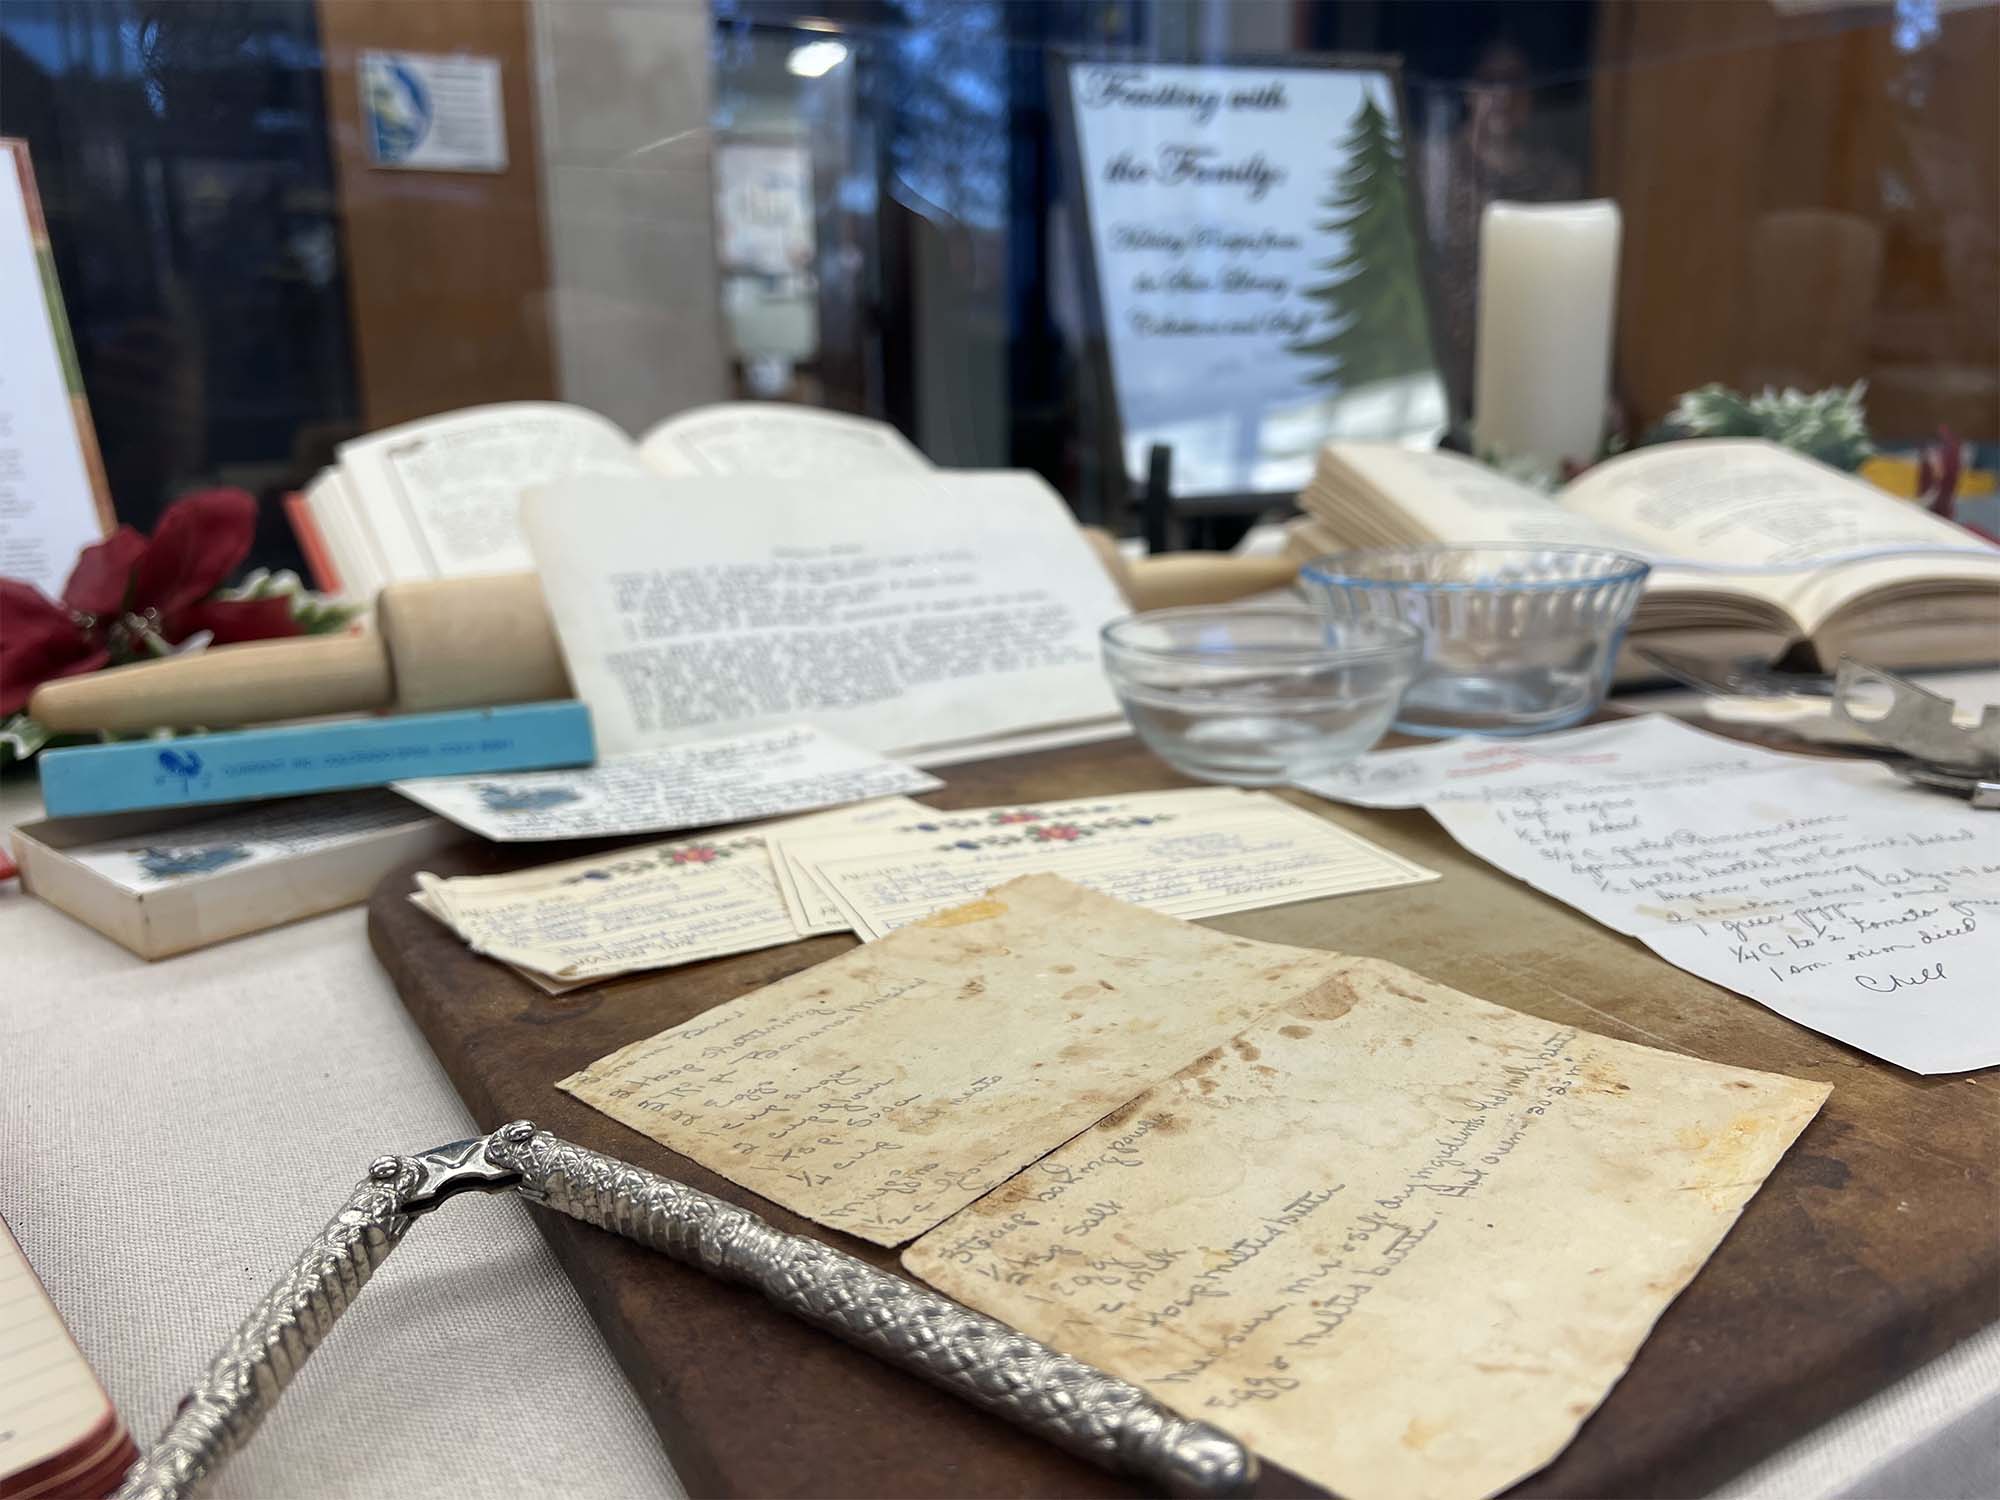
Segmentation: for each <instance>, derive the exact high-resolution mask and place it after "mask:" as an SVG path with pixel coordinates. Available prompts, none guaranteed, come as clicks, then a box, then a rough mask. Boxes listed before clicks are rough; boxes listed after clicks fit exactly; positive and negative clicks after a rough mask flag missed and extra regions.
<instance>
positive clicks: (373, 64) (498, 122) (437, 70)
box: [359, 52, 507, 172]
mask: <svg viewBox="0 0 2000 1500" xmlns="http://www.w3.org/2000/svg"><path fill="white" fill-rule="evenodd" d="M359 74H360V81H361V124H362V129H363V131H364V132H365V134H366V136H367V141H368V159H369V160H370V161H371V162H372V163H373V164H374V165H376V166H378V167H396V168H400V169H402V170H405V171H420V172H421V171H430V172H502V171H505V170H506V168H507V122H506V116H505V114H504V113H503V110H502V105H501V96H500V61H499V59H498V58H493V57H458V56H452V57H443V56H434V55H432V54H429V53H424V52H364V53H362V54H361V64H360V69H359Z"/></svg>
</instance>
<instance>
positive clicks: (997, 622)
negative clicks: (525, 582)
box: [521, 472, 1126, 764]
mask: <svg viewBox="0 0 2000 1500" xmlns="http://www.w3.org/2000/svg"><path fill="white" fill-rule="evenodd" d="M521 520H522V527H523V529H524V530H525V531H526V533H527V537H528V545H529V548H530V550H531V551H532V552H533V553H534V558H535V565H536V568H537V570H538V571H539V572H540V574H541V580H542V592H543V594H544V595H545V596H546V598H547V600H548V604H549V612H550V614H551V615H552V616H553V617H554V619H555V624H556V632H557V635H558V636H559V637H560V639H561V641H562V649H563V658H564V660H565V661H566V662H567V664H568V667H569V675H570V681H571V682H572V683H574V684H575V685H576V690H577V694H578V696H579V697H581V698H582V699H583V700H584V701H585V702H587V703H588V704H589V705H590V711H591V718H592V722H593V723H594V724H595V726H596V730H597V736H598V743H599V745H600V746H601V747H602V748H603V750H604V752H605V753H606V754H619V753H622V752H624V751H628V750H636V749H642V748H646V747H649V746H653V745H663V744H679V743H684V742H686V741H688V740H698V739H709V738H714V737H717V736H721V735H729V734H737V733H741V732H744V731H746V730H752V729H760V728H764V727H767V726H770V725H773V724H784V723H800V722H803V723H811V724H816V725H818V726H820V727H821V728H823V729H825V730H827V731H828V732H829V733H832V734H837V735H839V736H840V737H841V738H842V739H844V740H848V741H850V742H852V743H854V744H856V745H861V746H865V747H866V748H868V749H870V750H876V751H880V752H882V753H884V754H890V755H897V756H901V757H903V758H905V759H910V760H915V761H917V762H918V763H919V764H921V763H922V759H923V752H924V751H925V750H926V749H931V748H939V747H943V746H946V745H950V744H952V743H955V742H956V743H963V742H965V741H977V740H982V739H986V738H990V737H992V736H996V735H1003V734H1009V733H1015V732H1018V731H1021V730H1026V729H1034V728H1044V727H1053V726H1056V725H1062V724H1074V723H1077V722H1080V721H1084V720H1089V719H1101V718H1104V717H1107V716H1111V715H1115V714H1116V713H1117V711H1118V710H1117V701H1116V699H1115V698H1113V696H1112V694H1111V690H1110V688H1109V687H1108V686H1107V684H1106V682H1105V678H1104V671H1103V668H1102V667H1101V666H1100V665H1099V660H1098V640H1097V635H1098V631H1099V630H1100V629H1101V628H1102V627H1103V625H1104V624H1105V622H1106V621H1108V620H1110V619H1112V618H1114V617H1116V616H1118V615H1121V614H1123V613H1125V608H1126V607H1125V604H1124V602H1123V600H1122V599H1121V598H1120V597H1119V595H1118V592H1117V589H1116V587H1115V586H1114V585H1113V584H1112V582H1111V579H1110V577H1109V576H1108V575H1107V574H1106V573H1105V572H1104V569H1103V568H1102V567H1101V566H1100V565H1099V563H1098V561H1097V558H1096V555H1095V554H1094V553H1093V552H1092V551H1091V548H1090V545H1089V544H1088V543H1087V542H1086V541H1085V540H1084V539H1083V537H1082V535H1081V534H1080V533H1079V532H1078V530H1077V528H1076V522H1075V519H1074V518H1073V517H1072V516H1071V514H1070V512H1069V509H1068V507H1066V506H1065V505H1064V504H1063V502H1062V499H1061V497H1059V496H1058V495H1057V494H1056V493H1055V492H1054V491H1053V490H1051V489H1049V488H1048V486H1047V485H1046V484H1044V483H1043V482H1042V481H1041V480H1040V479H1038V478H1037V477H1036V476H1034V475H1032V474H1015V473H963V472H953V473H944V472H939V473H933V474H919V475H906V476H896V475H886V474H885V475H879V476H876V477H871V478H868V479H865V480H854V479H849V480H809V479H782V478H772V477H766V476H760V475H737V476H734V477H729V478H709V477H703V478H685V479H617V478H605V479H593V480H589V481H583V480H557V481H553V482H551V483H548V484H544V485H541V486H539V487H538V488H536V489H533V490H531V491H530V492H529V494H528V496H527V498H526V499H525V500H524V501H523V503H522V506H521Z"/></svg>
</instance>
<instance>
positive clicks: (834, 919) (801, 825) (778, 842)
mask: <svg viewBox="0 0 2000 1500" xmlns="http://www.w3.org/2000/svg"><path fill="white" fill-rule="evenodd" d="M930 811H931V810H930V809H929V808H928V807H925V806H924V805H923V803H921V802H917V801H914V800H912V799H911V798H909V797H878V798H876V799H875V800H874V801H872V802H863V803H861V804H860V805H859V806H856V807H837V808H835V809H833V810H832V811H831V812H822V813H808V814H806V815H805V816H804V817H801V818H786V819H785V820H784V821H783V822H780V823H765V824H762V825H760V826H759V827H758V829H757V833H758V836H759V837H761V838H762V839H763V840H764V847H765V848H766V849H768V850H770V852H771V874H772V875H773V877H774V878H775V879H776V880H777V882H778V894H779V895H781V896H782V897H784V901H785V910H786V911H787V912H789V913H790V914H791V918H792V929H793V931H795V932H796V933H797V934H798V935H799V936H800V937H812V936H814V935H816V934H818V933H822V932H845V931H847V923H846V921H845V920H844V919H843V918H842V917H841V915H840V910H839V908H838V907H835V906H834V905H833V903H832V901H831V900H829V899H828V897H827V896H826V895H825V893H824V892H822V891H821V890H820V889H819V888H818V887H817V886H814V885H811V884H801V883H800V881H799V878H798V875H797V872H796V871H794V870H793V869H792V867H791V864H790V862H789V861H787V860H786V858H785V854H784V848H785V843H786V841H787V840H790V839H803V838H812V837H816V836H824V835H832V834H854V833H860V832H863V831H865V830H867V829H871V828H879V827H885V826H890V825H894V824H897V823H911V822H915V821H917V820H918V819H920V818H923V817H926V816H928V815H929V814H930Z"/></svg>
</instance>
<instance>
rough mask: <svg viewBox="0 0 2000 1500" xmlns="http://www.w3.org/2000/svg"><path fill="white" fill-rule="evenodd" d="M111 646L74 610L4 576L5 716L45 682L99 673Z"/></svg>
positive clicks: (0, 679) (0, 633) (1, 698)
mask: <svg viewBox="0 0 2000 1500" xmlns="http://www.w3.org/2000/svg"><path fill="white" fill-rule="evenodd" d="M110 660H111V651H110V648H109V647H107V646H104V645H102V644H100V643H99V641H98V640H97V639H96V637H94V636H93V635H92V634H91V633H90V632H89V631H86V630H83V629H80V628H79V627H78V625H77V622H76V621H75V619H74V618H72V617H71V615H70V612H69V611H68V610H66V609H64V608H63V607H62V606H61V605H58V604H51V603H49V601H48V600H46V599H44V598H43V597H42V595H41V591H40V590H38V589H35V588H32V587H30V586H29V585H28V584H25V583H23V582H21V581H20V579H18V578H0V718H5V717H6V716H7V715H9V714H13V713H17V712H19V711H20V710H21V709H23V708H25V707H26V706H27V703H28V697H29V695H30V694H31V693H33V692H34V690H35V689H36V688H37V687H38V686H40V685H41V684H42V683H44V682H48V681H50V680H51V679H52V678H56V677H73V676H75V675H76V674H77V673H78V672H95V671H96V670H97V669H98V668H99V667H101V666H103V665H104V664H105V663H106V662H108V661H110Z"/></svg>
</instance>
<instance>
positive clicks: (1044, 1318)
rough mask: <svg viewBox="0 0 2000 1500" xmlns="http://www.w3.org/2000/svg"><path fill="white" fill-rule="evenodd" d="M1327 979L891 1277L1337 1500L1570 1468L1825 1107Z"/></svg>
mask: <svg viewBox="0 0 2000 1500" xmlns="http://www.w3.org/2000/svg"><path fill="white" fill-rule="evenodd" d="M1266 951H1267V952H1281V951H1284V950H1266ZM1322 957H1323V958H1324V959H1326V960H1329V961H1330V965H1331V975H1332V978H1331V982H1330V983H1328V984H1325V985H1322V986H1320V987H1317V988H1315V989H1313V990H1311V991H1308V992H1305V993H1302V994H1299V995H1297V996H1295V997H1294V998H1293V999H1291V1000H1289V1001H1287V1002H1286V1003H1285V1004H1283V1005H1281V1006H1280V1007H1279V1008H1278V1009H1277V1010H1275V1011H1273V1012H1271V1013H1270V1014H1268V1015H1267V1016H1265V1017H1264V1018H1262V1019H1261V1020H1260V1021H1258V1022H1257V1023H1256V1024H1255V1025H1254V1026H1251V1027H1249V1028H1247V1029H1246V1030H1244V1031H1243V1032H1242V1033H1240V1034H1239V1035H1237V1036H1235V1037H1233V1038H1231V1039H1230V1040H1229V1041H1228V1042H1227V1043H1226V1044H1224V1045H1223V1046H1220V1047H1218V1048H1216V1049H1214V1050H1212V1051H1210V1052H1208V1053H1206V1054H1204V1055H1203V1056H1202V1057H1200V1058H1199V1059H1197V1060H1196V1061H1194V1062H1193V1063H1192V1065H1190V1066H1189V1067H1187V1068H1186V1069H1184V1070H1182V1071H1181V1072H1179V1073H1177V1074H1176V1075H1175V1076H1173V1077H1172V1078H1170V1079H1168V1080H1166V1081H1165V1082H1162V1083H1161V1084H1159V1085H1158V1086H1157V1087H1155V1088H1153V1089H1151V1090H1149V1091H1148V1092H1146V1093H1145V1094H1143V1095H1141V1096H1140V1097H1138V1098H1137V1099H1135V1100H1134V1101H1133V1102H1132V1103H1131V1104H1129V1105H1128V1106H1126V1107H1125V1108H1123V1109H1120V1110H1118V1111H1117V1112H1116V1113H1115V1114H1113V1115H1111V1116H1109V1117H1108V1118H1106V1119H1104V1120H1102V1121H1100V1122H1099V1123H1098V1124H1096V1125H1095V1126H1093V1127H1092V1128H1091V1129H1089V1130H1087V1131H1085V1132H1084V1133H1083V1134H1082V1135H1080V1136H1078V1137H1077V1138H1076V1139H1074V1140H1072V1141H1070V1142H1069V1143H1068V1144H1067V1145H1065V1146H1063V1147H1062V1149H1061V1150H1059V1151H1056V1152H1055V1153H1053V1154H1052V1155H1050V1156H1048V1157H1045V1158H1044V1159H1042V1160H1041V1161H1039V1162H1037V1163H1036V1164H1035V1165H1033V1166H1031V1167H1029V1168H1028V1169H1027V1170H1026V1171H1025V1172H1023V1173H1021V1175H1020V1176H1018V1177H1016V1178H1015V1179H1014V1180H1013V1181H1012V1182H1009V1183H1008V1184H1007V1185H1006V1186H1004V1187H1002V1188H1000V1189H998V1190H997V1191H995V1192H992V1193H990V1194H988V1195H987V1196H986V1197H984V1198H982V1199H981V1200H980V1201H979V1202H978V1203H976V1204H974V1205H973V1206H972V1207H971V1208H968V1209H967V1210H966V1211H965V1212H963V1213H961V1214H959V1215H957V1216H956V1217H955V1218H952V1219H951V1220H949V1221H948V1222H946V1223H945V1224H943V1225H941V1226H940V1227H939V1228H937V1229H935V1230H933V1231H932V1232H931V1233H929V1234H927V1235H925V1236H924V1237H923V1238H922V1239H920V1240H918V1241H917V1242H916V1243H915V1244H914V1245H912V1246H911V1247H910V1248H909V1249H908V1250H906V1251H905V1252H904V1254H903V1263H904V1265H905V1266H907V1267H908V1268H909V1269H910V1270H911V1271H912V1272H914V1273H915V1274H916V1275H918V1276H921V1277H922V1278H924V1279H925V1280H926V1281H928V1282H930V1283H931V1284H933V1285H934V1286H936V1287H938V1288H939V1289H940V1290H942V1291H945V1292H947V1293H949V1294H950V1295H951V1296H953V1297H956V1298H958V1299H959V1300H960V1301H963V1302H966V1303H968V1304H970V1305H971V1306H973V1307H976V1308H978V1309H980V1310H981V1311H983V1312H988V1313H992V1314H993V1315H995V1316H996V1317H1000V1318H1002V1319H1005V1320H1006V1321H1007V1322H1009V1323H1011V1324H1013V1325H1014V1326H1015V1327H1017V1328H1019V1329H1021V1330H1022V1331H1023V1332H1026V1333H1028V1334H1031V1335H1033V1336H1034V1337H1036V1338H1038V1339H1041V1340H1043V1341H1044V1342H1046V1343H1049V1344H1051V1345H1053V1346H1054V1347H1056V1348H1058V1349H1062V1350H1064V1351H1066V1352H1068V1353H1071V1354H1074V1355H1076V1356H1078V1357H1080V1358H1082V1359H1086V1360H1088V1361H1090V1362H1091V1363H1093V1364H1096V1365H1098V1366H1100V1367H1102V1368H1103V1369H1106V1370H1109V1371H1111V1372H1112V1373H1114V1374H1118V1375H1123V1376H1125V1377H1126V1378H1128V1379H1131V1380H1134V1381H1136V1382H1138V1383H1139V1384H1140V1385H1143V1386H1145V1387H1146V1388H1147V1389H1148V1390H1150V1391H1151V1392H1152V1393H1153V1394H1154V1395H1156V1396H1158V1397H1159V1398H1160V1399H1161V1400H1163V1401H1165V1402H1167V1403H1168V1404H1169V1405H1171V1406H1173V1407H1174V1408H1176V1409H1177V1410H1179V1411H1180V1412H1182V1413H1183V1414H1185V1415H1187V1416H1190V1417H1201V1418H1206V1419H1208V1420H1210V1421H1213V1422H1215V1423H1217V1424H1218V1425H1220V1426H1222V1427H1223V1428H1225V1429H1227V1430H1228V1431H1230V1432H1232V1433H1234V1434H1235V1435H1237V1436H1238V1437H1240V1438H1242V1439H1244V1440H1245V1441H1246V1442H1248V1443H1249V1444H1250V1445H1252V1446H1253V1447H1254V1448H1256V1449H1257V1450H1258V1451H1259V1452H1261V1453H1264V1454H1267V1455H1269V1456H1270V1457H1271V1458H1273V1459H1275V1460H1277V1461H1278V1462H1280V1463H1283V1464H1285V1465H1287V1466H1289V1467H1290V1468H1292V1469H1294V1470H1296V1471H1297V1472H1299V1473H1300V1474H1303V1475H1304V1476H1306V1477H1307V1478H1309V1479H1312V1480H1314V1481H1316V1482H1318V1483H1320V1484H1323V1485H1325V1486H1326V1487H1327V1488H1328V1489H1330V1490H1332V1491H1333V1492H1334V1493H1336V1494H1339V1495H1343V1496H1346V1497H1348V1500H1478V1497H1482V1496H1486V1495H1491V1494H1494V1493H1496V1492H1497V1491H1500V1490H1503V1489H1506V1488H1507V1487H1508V1486H1510V1485H1511V1484H1513V1483H1514V1482H1515V1481H1516V1480H1519V1479H1521V1478H1523V1477H1525V1476H1527V1475H1528V1474H1531V1473H1533V1472H1534V1471H1536V1470H1537V1469H1540V1468H1541V1467H1542V1466H1543V1465H1545V1464H1547V1463H1548V1462H1549V1461H1550V1460H1551V1459H1553V1458H1554V1457H1555V1456H1556V1455H1557V1454H1558V1453H1560V1452H1561V1451H1562V1449H1563V1448H1564V1447H1565V1446H1566V1445H1567V1444H1568V1443H1569V1441H1570V1439H1571V1438H1572V1437H1573V1436H1574V1435H1575V1433H1576V1430H1577V1428H1578V1427H1579V1426H1581V1425H1582V1423H1583V1421H1584V1419H1585V1418H1586V1417H1588V1416H1589V1414H1590V1413H1591V1412H1592V1411H1594V1410H1595V1409H1596V1408H1597V1406H1598V1404H1599V1403H1600V1402H1601V1401H1603V1399H1604V1397H1605V1396H1606V1394H1608V1393H1609V1391H1610V1390H1611V1387H1612V1386H1613V1385H1614V1384H1615V1383H1616V1382H1617V1380H1618V1378H1619V1377H1620V1376H1621V1375H1622V1374H1623V1373H1624V1371H1625V1369H1626V1367H1627V1366H1628V1365H1629V1364H1630V1363H1631V1360H1632V1358H1633V1356H1634V1355H1635V1354H1636V1353H1637V1352H1638V1349H1639V1346H1640V1344H1641V1343H1642V1342H1643V1341H1644V1340H1645V1338H1646V1335H1647V1334H1648V1333H1649V1332H1650V1331H1651V1329H1652V1326H1653V1324H1654V1323H1655V1322H1656V1321H1657V1320H1658V1318H1659V1316H1660V1314H1661V1313H1662V1312H1663V1311H1665V1309H1666V1307H1667V1305H1668V1304H1669V1303H1670V1302H1672V1300H1673V1299H1674V1298H1675V1297H1676V1296H1678V1295H1679V1294H1680V1292H1681V1290H1682V1288H1684V1287H1685V1286H1686V1285H1687V1284H1688V1282H1689V1281H1690V1280H1692V1279H1693V1277H1694V1275H1695V1273H1696V1272H1697V1271H1699V1270H1700V1268H1701V1267H1702V1265H1703V1264H1704V1263H1705V1262H1706V1261H1707V1259H1708V1257H1709V1255H1710V1254H1711V1253H1712V1252H1713V1251H1714V1249H1715V1247H1716V1246H1717V1244H1718V1243H1720V1241H1721V1240H1722V1238H1723V1236H1724V1235H1725V1234H1726V1233H1727V1232H1728V1231H1729V1228H1730V1226H1731V1225H1732V1224H1734V1223H1735V1221H1736V1218H1737V1215H1738V1214H1739V1213H1740V1212H1741V1211H1742V1208H1743V1206H1744V1204H1745V1203H1746V1202H1747V1201H1748V1200H1749V1199H1750V1197H1751V1196H1752V1195H1753V1194H1754V1193H1755V1192H1756V1191H1757V1189H1758V1188H1759V1187H1760V1186H1761V1185H1762V1184H1763V1182H1764V1179H1765V1178H1766V1177H1767V1176H1768V1175H1769V1174H1770V1172H1771V1170H1772V1168H1773V1167H1774V1166H1776V1164H1777V1162H1778V1160H1779V1158H1780V1157H1782V1156H1783V1154H1784V1152H1785V1150H1786V1149H1787V1148H1788V1147H1789V1146H1790V1145H1791V1143H1792V1141H1793V1140H1794V1138H1795V1137H1796V1136H1797V1135H1798V1133H1799V1132H1800V1131H1801V1130H1802V1129H1803V1128H1804V1127H1805V1126H1806V1124H1807V1123H1808V1122H1809V1121H1810V1120H1811V1119H1812V1117H1813V1115H1814V1114H1815V1113H1816V1112H1817V1111H1818V1109H1819V1107H1820V1104H1821V1102H1822V1101H1823V1100H1824V1099H1825V1098H1826V1096H1827V1094H1828V1092H1829V1090H1828V1089H1827V1087H1826V1086H1825V1085H1823V1084H1818V1083H1806V1082H1801V1081H1798V1080H1795V1079H1790V1078H1782V1077H1778V1076H1775V1075H1772V1074H1768V1073H1753V1072H1747V1071H1744V1070H1742V1069H1739V1068H1729V1067H1722V1066H1718V1065H1716V1064H1713V1063H1706V1062H1702V1061H1699V1060H1698V1059H1695V1058H1690V1057H1682V1056H1678V1055H1676V1054H1672V1053H1666V1052H1659V1051H1655V1050H1653V1049H1652V1048H1648V1047H1639V1046H1634V1045H1631V1044H1629V1043H1625V1042H1615V1041H1609V1040H1606V1039H1605V1038H1602V1037H1597V1036H1593V1035H1591V1034H1589V1033H1587V1032H1580V1031H1577V1030H1576V1029H1574V1028H1572V1027H1567V1026H1560V1025H1557V1024H1555V1023H1553V1022H1549V1021H1544V1020H1540V1019H1538V1018H1536V1017H1533V1016H1526V1015H1521V1014H1519V1013H1517V1012H1514V1011H1510V1010H1504V1009H1502V1008H1501V1007H1499V1006H1495V1005H1489V1004H1487V1003H1486V1002H1485V1001H1482V1000H1476V999H1474V998H1472V997H1471V996H1469V995H1463V994H1460V993H1458V992H1457V991H1455V990H1451V989H1447V988H1446V987H1444V986H1443V985H1438V984H1433V983H1431V982H1429V981H1427V980H1425V979H1422V978H1420V977H1419V976H1417V975H1415V974H1412V973H1410V972H1409V971H1408V970H1405V969H1400V968H1398V967H1396V966H1395V965H1392V964H1387V963H1384V962H1381V961H1380V960H1376V959H1343V958H1338V957H1336V956H1335V955H1330V954H1329V955H1322ZM1322 972H1325V971H1324V970H1323V971H1322Z"/></svg>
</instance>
